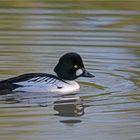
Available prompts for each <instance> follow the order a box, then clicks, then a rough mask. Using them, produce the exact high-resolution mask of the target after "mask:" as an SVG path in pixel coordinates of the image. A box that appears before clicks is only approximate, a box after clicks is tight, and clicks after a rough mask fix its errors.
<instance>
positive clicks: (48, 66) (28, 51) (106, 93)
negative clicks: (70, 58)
mask: <svg viewBox="0 0 140 140" xmlns="http://www.w3.org/2000/svg"><path fill="white" fill-rule="evenodd" d="M70 51H74V52H78V53H79V54H80V55H81V56H82V57H83V60H84V63H85V66H86V68H87V69H88V70H89V71H90V72H91V73H93V74H94V75H95V78H93V79H87V78H79V79H77V81H78V82H79V84H80V86H81V88H80V90H79V91H78V92H76V93H75V94H74V95H67V96H62V95H58V94H56V93H54V94H53V93H15V94H9V95H1V96H0V140H16V139H17V140H25V139H28V140H32V139H33V140H47V139H49V140H55V139H59V140H65V139H68V140H81V139H83V140H87V139H95V140H99V139H107V140H109V139H111V140H114V139H116V140H126V139H127V140H128V139H131V140H134V139H135V140H138V139H140V134H139V130H140V118H139V116H140V2H139V1H118V2H117V1H116V2H113V1H86V0H81V1H78V0H76V1H64V0H56V1H51V0H50V1H47V0H46V1H45V0H40V1H39V0H32V1H31V0H29V1H26V0H23V1H19V0H13V1H0V79H1V80H2V79H6V78H9V77H12V76H17V75H19V74H23V73H29V72H46V73H53V68H54V66H55V65H56V63H57V61H58V59H59V57H60V56H61V55H62V54H64V53H66V52H70Z"/></svg>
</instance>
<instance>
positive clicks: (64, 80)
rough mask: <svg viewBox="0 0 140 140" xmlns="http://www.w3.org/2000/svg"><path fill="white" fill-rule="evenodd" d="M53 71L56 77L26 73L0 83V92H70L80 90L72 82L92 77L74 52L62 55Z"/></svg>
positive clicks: (76, 84) (75, 83)
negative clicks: (79, 78)
mask: <svg viewBox="0 0 140 140" xmlns="http://www.w3.org/2000/svg"><path fill="white" fill-rule="evenodd" d="M54 71H55V73H56V74H57V76H55V75H52V74H46V73H28V74H23V75H20V76H17V77H14V78H10V79H7V80H3V81H0V91H4V90H9V91H22V92H71V91H75V90H77V89H79V88H80V87H79V85H78V83H77V82H76V81H74V80H75V79H77V78H78V77H94V76H93V75H92V74H90V73H89V72H87V71H86V69H85V67H84V64H83V61H82V58H81V56H80V55H79V54H77V53H74V52H72V53H67V54H65V55H63V56H62V57H61V58H60V59H59V62H58V64H57V65H56V66H55V68H54Z"/></svg>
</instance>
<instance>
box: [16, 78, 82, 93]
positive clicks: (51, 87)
mask: <svg viewBox="0 0 140 140" xmlns="http://www.w3.org/2000/svg"><path fill="white" fill-rule="evenodd" d="M14 84H17V85H21V87H18V88H16V89H15V90H14V91H24V92H72V91H75V90H77V89H79V88H80V87H79V85H78V83H77V82H75V81H66V82H63V81H61V80H58V79H55V78H50V77H35V78H31V79H30V80H27V81H21V82H17V83H14Z"/></svg>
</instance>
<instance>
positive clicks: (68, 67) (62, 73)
mask: <svg viewBox="0 0 140 140" xmlns="http://www.w3.org/2000/svg"><path fill="white" fill-rule="evenodd" d="M54 71H55V72H56V74H57V76H58V77H60V78H62V79H64V80H74V79H76V78H78V77H94V75H92V74H90V73H89V72H88V71H86V69H85V67H84V64H83V61H82V58H81V56H80V55H79V54H77V53H74V52H71V53H66V54H65V55H63V56H62V57H61V58H60V59H59V62H58V64H57V65H56V67H55V68H54Z"/></svg>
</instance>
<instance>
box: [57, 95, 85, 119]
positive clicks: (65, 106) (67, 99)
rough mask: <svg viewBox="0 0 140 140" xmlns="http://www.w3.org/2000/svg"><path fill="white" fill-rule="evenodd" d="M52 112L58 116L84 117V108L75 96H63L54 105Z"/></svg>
mask: <svg viewBox="0 0 140 140" xmlns="http://www.w3.org/2000/svg"><path fill="white" fill-rule="evenodd" d="M54 110H55V111H57V112H58V113H57V114H56V115H59V116H71V117H72V116H82V115H84V106H83V104H82V101H81V99H80V97H76V96H75V95H67V96H63V97H62V98H61V99H60V100H59V101H56V102H55V103H54Z"/></svg>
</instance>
